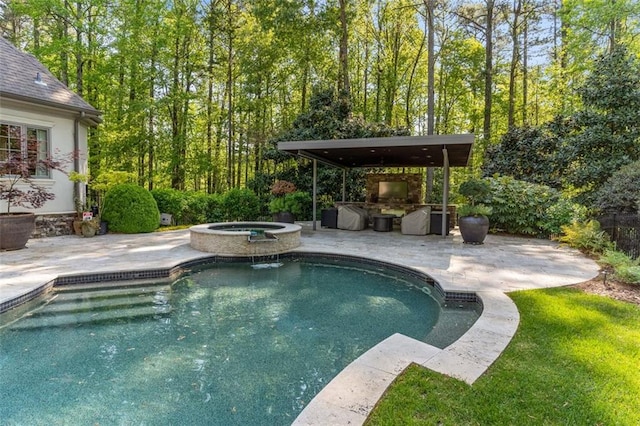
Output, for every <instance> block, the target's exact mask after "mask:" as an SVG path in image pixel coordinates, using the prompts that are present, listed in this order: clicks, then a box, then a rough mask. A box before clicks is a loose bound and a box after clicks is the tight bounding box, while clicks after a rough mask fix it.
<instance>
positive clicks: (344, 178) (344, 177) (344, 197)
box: [342, 169, 347, 203]
mask: <svg viewBox="0 0 640 426" xmlns="http://www.w3.org/2000/svg"><path fill="white" fill-rule="evenodd" d="M346 201H347V169H342V202H343V203H344V202H346Z"/></svg>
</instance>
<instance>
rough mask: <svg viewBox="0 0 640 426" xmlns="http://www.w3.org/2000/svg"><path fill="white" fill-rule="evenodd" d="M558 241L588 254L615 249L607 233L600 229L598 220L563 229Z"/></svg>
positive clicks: (574, 223) (567, 226) (575, 223)
mask: <svg viewBox="0 0 640 426" xmlns="http://www.w3.org/2000/svg"><path fill="white" fill-rule="evenodd" d="M562 232H563V234H564V235H561V236H560V237H559V238H558V240H559V241H560V242H561V243H564V244H567V245H569V246H570V247H573V248H577V249H579V250H582V251H586V252H587V253H598V254H599V253H604V252H606V250H609V249H611V248H612V247H613V244H612V243H611V241H610V240H609V236H608V235H607V233H606V232H604V231H603V230H601V229H600V223H599V222H598V221H596V220H590V221H588V222H573V223H572V224H571V225H565V226H563V227H562Z"/></svg>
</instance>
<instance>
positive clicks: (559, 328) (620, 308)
mask: <svg viewBox="0 0 640 426" xmlns="http://www.w3.org/2000/svg"><path fill="white" fill-rule="evenodd" d="M509 296H510V297H511V298H512V299H513V300H514V302H515V303H516V305H517V306H518V310H519V311H520V315H521V318H520V326H519V328H518V332H517V333H516V335H515V337H514V338H513V340H512V341H511V343H510V344H509V346H508V348H507V349H506V351H505V352H504V353H503V354H502V355H501V356H500V358H499V359H498V360H497V361H496V362H495V363H494V364H493V365H492V366H491V368H490V369H489V370H488V371H487V372H486V373H485V374H484V375H483V376H482V377H481V378H480V379H478V380H477V381H476V383H475V384H473V385H472V386H469V385H467V384H466V383H464V382H461V381H458V380H455V379H452V378H450V377H447V376H443V375H441V374H438V373H435V372H433V371H430V370H427V369H424V368H422V367H420V366H417V365H412V366H410V367H409V368H408V369H407V370H406V371H405V372H404V373H403V374H402V375H401V376H399V377H398V379H397V380H396V382H395V383H394V384H393V385H392V386H391V387H390V389H389V390H388V391H387V393H386V395H385V396H384V398H383V399H382V401H381V402H380V403H379V405H378V406H377V408H376V409H375V410H374V412H373V413H372V414H371V416H370V418H369V420H368V422H367V424H369V425H380V424H382V425H411V424H425V425H440V424H443V425H524V424H527V425H529V424H533V425H640V308H639V307H638V306H636V305H632V304H628V303H623V302H618V301H614V300H610V299H608V298H604V297H600V296H594V295H589V294H585V293H582V292H580V291H579V290H575V289H571V288H555V289H547V290H532V291H521V292H515V293H511V294H510V295H509Z"/></svg>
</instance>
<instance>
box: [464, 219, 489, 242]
mask: <svg viewBox="0 0 640 426" xmlns="http://www.w3.org/2000/svg"><path fill="white" fill-rule="evenodd" d="M458 227H459V228H460V234H461V235H462V239H463V240H464V242H465V243H467V244H482V243H484V239H485V237H486V236H487V234H488V233H489V218H488V217H486V216H462V217H459V218H458Z"/></svg>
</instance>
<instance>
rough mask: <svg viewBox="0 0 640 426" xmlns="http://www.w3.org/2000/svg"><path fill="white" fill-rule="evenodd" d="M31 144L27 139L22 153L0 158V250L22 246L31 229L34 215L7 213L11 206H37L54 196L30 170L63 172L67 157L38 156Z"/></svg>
mask: <svg viewBox="0 0 640 426" xmlns="http://www.w3.org/2000/svg"><path fill="white" fill-rule="evenodd" d="M33 145H35V142H34V143H30V142H29V141H28V142H27V150H26V152H27V153H26V155H25V154H23V152H22V151H9V153H8V154H7V156H6V158H5V159H3V161H0V200H5V201H6V203H7V210H6V212H3V213H0V250H18V249H22V248H24V247H25V245H26V244H27V241H28V240H29V238H30V237H31V234H32V233H33V230H34V229H35V214H33V213H29V212H11V207H22V208H27V209H30V208H31V209H38V208H40V207H42V206H43V205H44V204H45V203H46V202H47V201H49V200H53V199H54V198H55V194H53V193H52V192H50V191H49V190H48V188H47V187H46V186H44V185H41V184H40V183H39V182H38V181H37V180H36V179H35V178H34V176H33V173H34V171H35V170H46V171H52V170H58V171H60V172H62V173H65V174H66V171H65V170H64V169H63V167H64V165H66V163H68V162H69V161H70V159H69V160H65V159H63V160H59V159H53V158H51V157H48V156H47V157H45V158H38V157H37V155H36V154H35V153H37V150H36V149H35V148H36V147H35V146H33ZM32 148H33V149H32Z"/></svg>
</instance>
